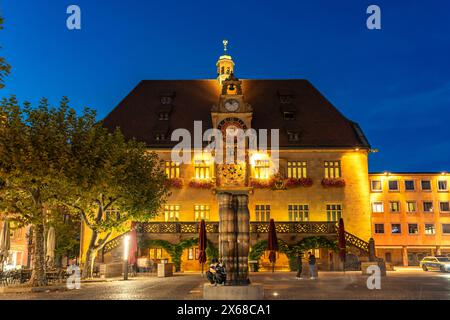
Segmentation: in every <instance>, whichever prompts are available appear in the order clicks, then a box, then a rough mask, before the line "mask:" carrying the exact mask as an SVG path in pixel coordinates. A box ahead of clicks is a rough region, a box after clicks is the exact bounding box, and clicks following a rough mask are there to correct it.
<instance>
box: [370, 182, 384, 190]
mask: <svg viewBox="0 0 450 320" xmlns="http://www.w3.org/2000/svg"><path fill="white" fill-rule="evenodd" d="M371 187H372V191H382V186H381V180H372V181H371Z"/></svg>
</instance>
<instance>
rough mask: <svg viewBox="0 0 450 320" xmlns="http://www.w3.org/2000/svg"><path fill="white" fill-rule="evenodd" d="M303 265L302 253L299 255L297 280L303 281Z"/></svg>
mask: <svg viewBox="0 0 450 320" xmlns="http://www.w3.org/2000/svg"><path fill="white" fill-rule="evenodd" d="M302 272H303V265H302V253H300V252H299V253H298V254H297V277H296V278H297V280H300V279H302Z"/></svg>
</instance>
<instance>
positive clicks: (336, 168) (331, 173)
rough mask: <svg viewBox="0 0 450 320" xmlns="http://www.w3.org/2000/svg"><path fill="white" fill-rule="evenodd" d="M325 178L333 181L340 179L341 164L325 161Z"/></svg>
mask: <svg viewBox="0 0 450 320" xmlns="http://www.w3.org/2000/svg"><path fill="white" fill-rule="evenodd" d="M324 168H325V178H327V179H334V178H340V177H341V162H340V161H325V162H324Z"/></svg>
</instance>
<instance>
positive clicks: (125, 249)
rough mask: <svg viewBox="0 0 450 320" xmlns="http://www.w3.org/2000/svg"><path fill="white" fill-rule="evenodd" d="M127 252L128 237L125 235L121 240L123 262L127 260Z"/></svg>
mask: <svg viewBox="0 0 450 320" xmlns="http://www.w3.org/2000/svg"><path fill="white" fill-rule="evenodd" d="M129 252H130V236H129V235H126V236H125V237H124V238H123V260H128V254H129Z"/></svg>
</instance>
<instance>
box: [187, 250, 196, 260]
mask: <svg viewBox="0 0 450 320" xmlns="http://www.w3.org/2000/svg"><path fill="white" fill-rule="evenodd" d="M194 252H195V250H194V248H189V249H188V260H194V254H195V253H194Z"/></svg>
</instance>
